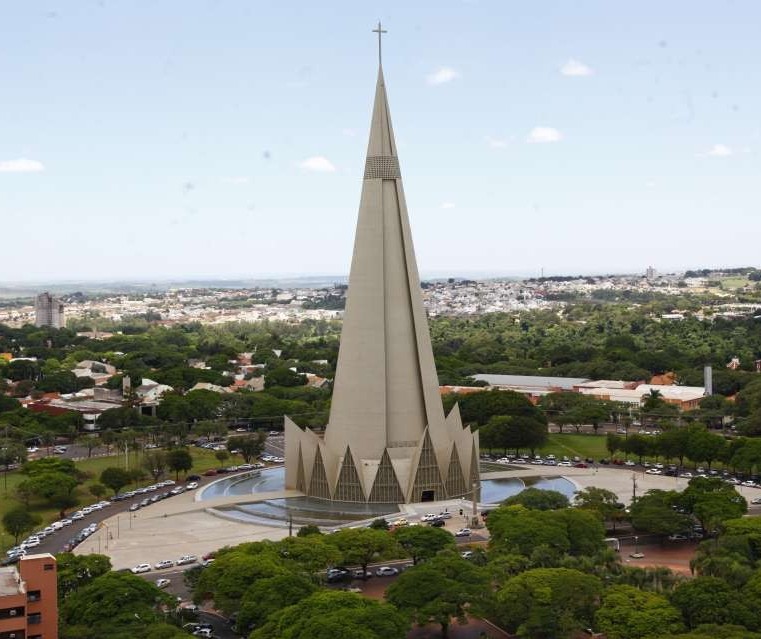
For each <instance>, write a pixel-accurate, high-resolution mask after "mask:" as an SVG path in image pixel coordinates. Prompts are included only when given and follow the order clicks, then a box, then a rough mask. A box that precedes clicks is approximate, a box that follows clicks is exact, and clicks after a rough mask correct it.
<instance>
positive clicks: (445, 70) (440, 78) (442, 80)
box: [425, 67, 462, 85]
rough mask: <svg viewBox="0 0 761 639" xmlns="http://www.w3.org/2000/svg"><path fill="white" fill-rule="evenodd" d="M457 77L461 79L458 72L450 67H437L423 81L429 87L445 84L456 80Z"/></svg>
mask: <svg viewBox="0 0 761 639" xmlns="http://www.w3.org/2000/svg"><path fill="white" fill-rule="evenodd" d="M459 77H462V76H461V75H460V72H459V71H455V70H454V69H452V68H451V67H439V68H438V69H436V71H434V72H433V73H431V74H429V75H428V76H426V78H425V81H426V82H427V83H428V84H430V85H437V84H446V83H447V82H451V81H452V80H457V78H459Z"/></svg>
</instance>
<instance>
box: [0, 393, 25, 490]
mask: <svg viewBox="0 0 761 639" xmlns="http://www.w3.org/2000/svg"><path fill="white" fill-rule="evenodd" d="M0 397H2V396H1V395H0ZM25 461H26V448H24V447H23V446H22V445H21V444H18V443H16V442H13V441H9V440H6V441H3V442H0V466H2V467H3V492H4V493H5V494H6V495H7V494H8V473H9V472H10V469H11V466H14V465H16V464H23V463H24V462H25Z"/></svg>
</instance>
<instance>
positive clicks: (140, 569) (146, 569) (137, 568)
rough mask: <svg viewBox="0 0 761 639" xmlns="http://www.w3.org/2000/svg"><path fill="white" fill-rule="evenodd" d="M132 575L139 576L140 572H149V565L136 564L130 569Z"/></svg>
mask: <svg viewBox="0 0 761 639" xmlns="http://www.w3.org/2000/svg"><path fill="white" fill-rule="evenodd" d="M130 570H131V571H132V572H133V573H134V574H136V575H137V574H140V573H141V572H151V564H138V565H137V566H135V567H134V568H130Z"/></svg>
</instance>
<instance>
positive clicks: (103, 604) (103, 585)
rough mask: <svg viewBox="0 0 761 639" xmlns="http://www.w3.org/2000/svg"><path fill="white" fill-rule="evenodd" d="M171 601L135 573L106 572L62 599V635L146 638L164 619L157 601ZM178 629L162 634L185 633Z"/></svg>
mask: <svg viewBox="0 0 761 639" xmlns="http://www.w3.org/2000/svg"><path fill="white" fill-rule="evenodd" d="M172 603H174V602H173V601H172V597H170V596H169V595H168V594H167V593H164V592H162V591H161V590H159V589H158V588H156V586H154V585H153V584H152V583H150V582H149V581H146V580H145V579H141V578H140V577H138V576H137V575H133V574H130V573H128V572H127V573H124V572H107V573H105V574H102V575H100V576H98V577H96V578H95V579H93V580H92V581H90V582H89V583H86V584H85V585H83V586H82V587H80V588H77V589H76V590H74V591H73V592H70V593H69V594H68V596H67V597H66V598H65V599H64V600H63V602H62V603H61V605H60V607H59V621H60V623H61V626H62V627H63V628H64V631H63V632H62V635H63V636H64V637H86V638H87V639H91V638H92V639H95V638H101V637H102V638H109V637H113V638H117V637H119V638H120V637H149V636H150V635H151V633H154V632H157V629H156V628H155V626H157V625H159V624H162V623H163V619H164V615H163V613H162V612H160V609H159V607H158V606H157V604H164V605H171V604H172ZM178 630H179V629H177V628H175V629H174V630H173V631H172V632H173V634H169V635H166V634H165V635H164V636H165V637H171V639H174V638H175V637H182V636H186V635H185V634H183V633H180V632H177V631H178ZM154 636H156V635H154Z"/></svg>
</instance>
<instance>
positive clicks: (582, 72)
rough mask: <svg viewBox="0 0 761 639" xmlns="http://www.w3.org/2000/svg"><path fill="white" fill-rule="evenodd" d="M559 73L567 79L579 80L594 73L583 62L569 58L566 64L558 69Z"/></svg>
mask: <svg viewBox="0 0 761 639" xmlns="http://www.w3.org/2000/svg"><path fill="white" fill-rule="evenodd" d="M560 73H562V74H563V75H567V76H569V77H575V78H580V77H584V76H588V75H592V74H593V73H594V71H592V69H591V68H590V67H588V66H587V65H586V64H584V63H583V62H579V61H578V60H574V59H573V58H569V59H568V60H567V61H566V63H565V64H564V65H563V66H562V67H560Z"/></svg>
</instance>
